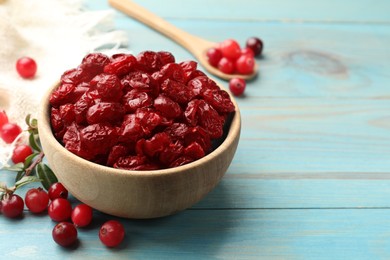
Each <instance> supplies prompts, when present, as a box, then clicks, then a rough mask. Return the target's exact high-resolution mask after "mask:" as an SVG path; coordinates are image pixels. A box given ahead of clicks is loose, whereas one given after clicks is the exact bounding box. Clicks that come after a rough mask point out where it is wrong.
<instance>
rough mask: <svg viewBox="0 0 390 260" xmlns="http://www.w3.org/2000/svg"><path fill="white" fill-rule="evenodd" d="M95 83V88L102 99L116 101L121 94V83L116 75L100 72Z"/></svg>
mask: <svg viewBox="0 0 390 260" xmlns="http://www.w3.org/2000/svg"><path fill="white" fill-rule="evenodd" d="M98 77H99V79H98V81H97V83H96V90H97V92H98V94H99V95H100V97H101V98H102V100H106V101H118V100H119V99H120V98H121V96H122V88H123V86H122V84H121V81H120V79H119V78H118V77H117V76H116V75H110V74H101V75H100V76H98Z"/></svg>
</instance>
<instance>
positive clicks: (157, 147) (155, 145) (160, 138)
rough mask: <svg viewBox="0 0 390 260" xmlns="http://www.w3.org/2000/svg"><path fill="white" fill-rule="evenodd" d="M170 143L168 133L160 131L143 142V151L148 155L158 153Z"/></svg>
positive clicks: (152, 155) (151, 155)
mask: <svg viewBox="0 0 390 260" xmlns="http://www.w3.org/2000/svg"><path fill="white" fill-rule="evenodd" d="M170 143H171V139H170V138H169V136H168V134H166V133H164V132H162V133H157V134H155V135H154V136H153V137H152V138H150V139H148V140H146V141H145V142H144V144H143V147H142V148H143V152H144V154H146V155H147V156H149V157H154V156H155V155H158V154H160V153H161V152H162V151H164V150H165V148H166V147H167V146H168V145H169V144H170Z"/></svg>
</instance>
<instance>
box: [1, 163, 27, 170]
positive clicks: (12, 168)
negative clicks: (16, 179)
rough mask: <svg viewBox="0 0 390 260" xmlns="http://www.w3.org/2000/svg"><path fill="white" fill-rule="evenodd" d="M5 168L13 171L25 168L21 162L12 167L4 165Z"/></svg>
mask: <svg viewBox="0 0 390 260" xmlns="http://www.w3.org/2000/svg"><path fill="white" fill-rule="evenodd" d="M3 169H4V170H7V171H11V172H20V171H23V170H24V163H22V162H20V163H17V164H14V165H12V166H10V167H4V168H3Z"/></svg>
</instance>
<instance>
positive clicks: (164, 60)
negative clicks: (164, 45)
mask: <svg viewBox="0 0 390 260" xmlns="http://www.w3.org/2000/svg"><path fill="white" fill-rule="evenodd" d="M157 56H158V58H159V59H160V62H161V64H162V66H164V65H166V64H168V63H174V62H175V57H174V56H173V55H172V53H170V52H168V51H159V52H157Z"/></svg>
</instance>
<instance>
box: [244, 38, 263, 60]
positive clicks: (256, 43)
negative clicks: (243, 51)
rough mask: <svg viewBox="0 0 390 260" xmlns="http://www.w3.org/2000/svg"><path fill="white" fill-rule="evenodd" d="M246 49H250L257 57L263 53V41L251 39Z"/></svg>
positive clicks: (247, 42)
mask: <svg viewBox="0 0 390 260" xmlns="http://www.w3.org/2000/svg"><path fill="white" fill-rule="evenodd" d="M246 47H247V48H250V49H251V50H252V51H253V53H254V54H255V56H259V55H261V53H262V52H263V47H264V45H263V41H262V40H260V39H259V38H257V37H251V38H249V39H248V40H247V41H246Z"/></svg>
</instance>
